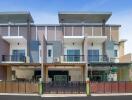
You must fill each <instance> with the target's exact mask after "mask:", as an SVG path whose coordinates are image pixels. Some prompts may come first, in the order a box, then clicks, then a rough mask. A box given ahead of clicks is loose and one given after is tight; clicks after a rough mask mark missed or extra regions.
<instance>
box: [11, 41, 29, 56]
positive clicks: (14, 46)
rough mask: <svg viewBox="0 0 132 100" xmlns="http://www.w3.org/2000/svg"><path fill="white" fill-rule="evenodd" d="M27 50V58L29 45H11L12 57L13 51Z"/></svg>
mask: <svg viewBox="0 0 132 100" xmlns="http://www.w3.org/2000/svg"><path fill="white" fill-rule="evenodd" d="M22 49H23V50H25V56H27V45H26V43H25V44H21V43H20V44H19V45H18V44H17V43H15V44H14V43H12V44H10V55H12V50H22Z"/></svg>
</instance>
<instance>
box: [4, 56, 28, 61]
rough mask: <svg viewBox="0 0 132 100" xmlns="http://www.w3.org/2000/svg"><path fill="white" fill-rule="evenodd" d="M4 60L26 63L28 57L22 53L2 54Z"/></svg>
mask: <svg viewBox="0 0 132 100" xmlns="http://www.w3.org/2000/svg"><path fill="white" fill-rule="evenodd" d="M2 62H7V63H8V62H10V63H24V62H26V57H25V56H22V55H2Z"/></svg>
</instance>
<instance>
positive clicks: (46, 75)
mask: <svg viewBox="0 0 132 100" xmlns="http://www.w3.org/2000/svg"><path fill="white" fill-rule="evenodd" d="M45 77H46V82H48V67H47V66H46V74H45Z"/></svg>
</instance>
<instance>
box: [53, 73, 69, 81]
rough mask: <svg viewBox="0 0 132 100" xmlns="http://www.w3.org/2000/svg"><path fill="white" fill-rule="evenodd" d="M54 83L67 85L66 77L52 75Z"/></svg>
mask: <svg viewBox="0 0 132 100" xmlns="http://www.w3.org/2000/svg"><path fill="white" fill-rule="evenodd" d="M54 82H57V83H67V75H54Z"/></svg>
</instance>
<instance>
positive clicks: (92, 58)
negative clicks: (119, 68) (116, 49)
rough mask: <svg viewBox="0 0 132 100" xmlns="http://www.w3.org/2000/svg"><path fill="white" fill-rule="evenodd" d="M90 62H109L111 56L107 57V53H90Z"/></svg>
mask: <svg viewBox="0 0 132 100" xmlns="http://www.w3.org/2000/svg"><path fill="white" fill-rule="evenodd" d="M88 62H89V63H94V62H95V63H96V62H109V58H108V57H107V55H88Z"/></svg>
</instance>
